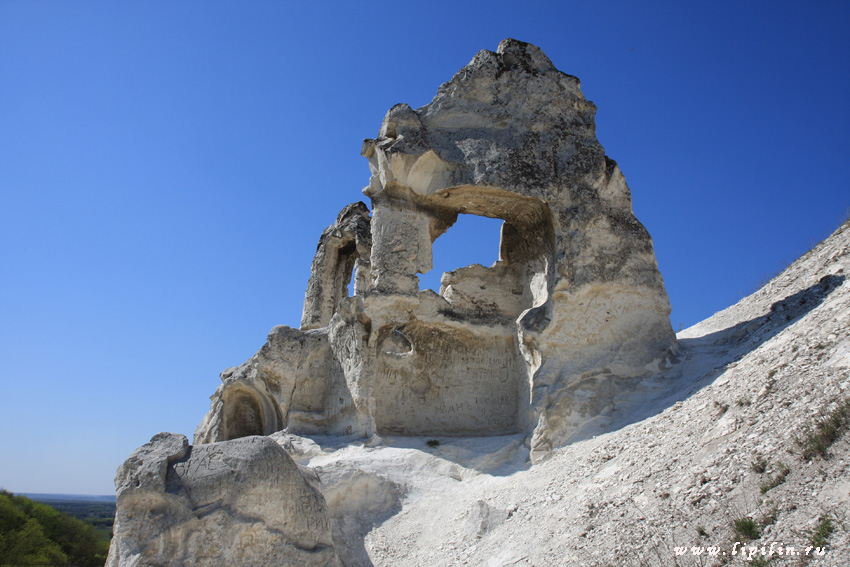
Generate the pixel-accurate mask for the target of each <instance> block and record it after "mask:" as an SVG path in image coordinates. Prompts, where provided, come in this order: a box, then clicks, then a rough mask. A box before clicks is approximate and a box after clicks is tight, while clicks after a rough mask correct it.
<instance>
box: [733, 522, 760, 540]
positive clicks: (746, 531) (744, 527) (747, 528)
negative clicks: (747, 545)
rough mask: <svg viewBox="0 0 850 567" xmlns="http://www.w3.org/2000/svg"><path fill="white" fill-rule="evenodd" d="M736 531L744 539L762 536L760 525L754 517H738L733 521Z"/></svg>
mask: <svg viewBox="0 0 850 567" xmlns="http://www.w3.org/2000/svg"><path fill="white" fill-rule="evenodd" d="M732 527H733V528H735V533H736V534H737V535H738V537H740V538H741V539H744V540H749V539H758V538H759V537H760V536H761V533H760V532H759V526H758V524H757V523H756V521H755V520H753V519H752V518H746V517H745V518H738V519H737V520H734V521H733V522H732Z"/></svg>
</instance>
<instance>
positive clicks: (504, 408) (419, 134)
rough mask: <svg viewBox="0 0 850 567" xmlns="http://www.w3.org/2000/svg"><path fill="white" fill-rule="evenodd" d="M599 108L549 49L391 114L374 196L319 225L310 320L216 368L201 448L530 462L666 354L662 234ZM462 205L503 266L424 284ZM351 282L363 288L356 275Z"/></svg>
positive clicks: (524, 49) (491, 56)
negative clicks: (483, 444) (274, 443)
mask: <svg viewBox="0 0 850 567" xmlns="http://www.w3.org/2000/svg"><path fill="white" fill-rule="evenodd" d="M595 111H596V107H595V106H594V105H593V103H592V102H589V101H587V100H586V99H585V98H584V96H583V95H582V93H581V90H580V88H579V81H578V79H577V78H575V77H572V76H570V75H566V74H564V73H562V72H560V71H558V70H557V69H556V68H555V67H554V66H553V65H552V63H551V62H550V61H549V59H548V58H547V57H546V56H545V55H544V54H543V52H542V51H541V50H540V49H539V48H537V47H535V46H533V45H529V44H526V43H522V42H519V41H516V40H511V39H508V40H505V41H503V42H502V43H501V44H500V45H499V48H498V50H497V51H496V52H491V51H481V52H479V53H478V54H477V55H476V56H475V57H474V58H473V60H472V61H471V62H470V63H469V65H467V66H466V67H464V68H463V69H461V70H460V72H458V73H457V74H456V75H455V76H454V78H452V80H451V81H449V82H448V83H446V84H444V85H442V86H441V87H440V88H439V90H438V93H437V96H436V97H435V98H434V99H433V101H432V102H431V103H430V104H427V105H425V106H423V107H422V108H419V109H417V110H414V109H412V108H410V107H409V106H407V105H405V104H399V105H396V106H394V107H393V108H392V109H390V111H389V112H388V113H387V115H386V117H385V118H384V121H383V124H382V125H381V129H380V132H379V135H378V137H377V138H376V139H374V140H366V141H365V142H364V144H363V149H362V153H363V155H364V156H365V157H366V158H367V159H368V160H369V166H370V169H371V171H372V177H371V179H370V182H369V185H368V187H366V188H365V189H364V191H363V192H364V193H365V194H366V195H367V196H368V197H369V198H370V199H371V203H372V216H371V218H370V217H369V216H368V211H367V208H366V206H365V205H364V204H363V203H355V204H353V205H349V206H347V207H346V208H345V209H343V211H342V212H341V213H340V215H339V217H338V218H337V220H336V222H335V223H334V225H333V226H331V227H329V228H328V229H327V230H325V232H324V233H323V234H322V236H321V239H320V241H319V246H318V250H317V253H316V258H315V260H314V262H313V271H312V274H311V277H310V283H309V285H308V290H307V294H306V299H305V302H304V314H303V318H302V322H301V329H300V330H296V329H291V328H289V327H277V328H275V329H273V330H272V332H271V334H270V335H269V340H268V342H267V343H266V345H265V346H263V347H262V348H261V349H260V351H259V352H258V353H257V354H256V355H255V356H254V357H253V358H252V359H250V360H249V361H248V362H246V363H245V364H243V365H242V366H240V367H238V368H235V369H228V370H226V371H225V372H224V373H223V374H222V380H223V383H222V385H221V386H220V387H219V389H218V390H217V391H216V393H215V394H214V395H213V397H212V405H211V409H210V412H209V413H208V414H207V416H206V417H205V418H204V421H203V422H202V423H201V425H200V426H199V427H198V430H197V431H196V433H195V442H196V443H207V442H214V441H223V440H227V439H234V438H237V437H241V436H243V435H254V434H257V435H262V434H266V435H267V434H269V433H271V432H273V431H277V430H282V429H286V430H287V431H289V432H292V433H297V434H310V433H319V432H321V433H331V434H358V435H362V436H372V435H375V434H378V435H463V436H480V435H497V434H508V433H518V432H519V433H522V432H525V433H527V434H529V439H530V444H531V449H532V452H531V455H532V459H533V460H538V459H539V458H542V457H544V456H545V455H546V454H548V452H549V450H550V449H551V448H552V447H555V446H558V445H562V444H564V443H567V442H569V440H570V437H571V436H572V435H574V434H575V433H576V432H577V431H578V429H579V428H580V427H581V426H582V425H583V424H586V423H587V422H589V421H590V420H593V419H596V418H598V417H600V416H604V415H605V414H606V413H608V412H610V411H611V407H612V401H613V399H614V397H615V395H622V393H623V392H624V391H627V390H628V389H629V388H630V387H631V385H632V384H634V383H635V382H636V381H638V380H639V379H640V378H641V377H646V376H648V375H651V374H653V373H656V372H658V371H659V369H660V368H663V367H664V366H665V365H666V364H667V362H668V360H669V359H670V358H671V357H673V356H674V354H675V337H674V334H673V331H672V329H671V327H670V322H669V312H670V307H669V302H668V299H667V295H666V292H665V290H664V285H663V281H662V278H661V275H660V273H659V271H658V267H657V264H656V261H655V256H654V253H653V249H652V241H651V239H650V237H649V234H648V233H647V231H646V229H645V228H644V227H643V226H642V225H641V224H640V223H639V222H638V221H637V219H636V218H635V216H634V213H633V212H632V207H631V195H630V192H629V188H628V187H627V185H626V182H625V180H624V178H623V174H622V173H621V172H620V169H619V168H618V167H617V164H616V163H615V162H614V161H613V160H611V159H609V158H608V157H607V156H606V155H605V152H604V150H603V148H602V146H601V145H600V144H599V142H598V141H597V140H596V136H595V124H594V115H595ZM459 214H472V215H480V216H485V217H491V218H496V219H501V220H502V221H503V224H502V230H501V242H500V253H499V260H498V261H497V262H496V263H495V264H493V265H492V266H489V267H485V266H480V265H473V266H468V267H462V268H459V269H457V270H455V271H453V272H449V273H446V274H444V275H443V279H442V287H441V291H440V294H439V295H438V294H436V293H434V292H433V291H430V290H425V291H420V290H419V282H418V277H417V274H419V273H425V272H427V271H429V270H430V269H431V264H432V261H431V246H432V244H433V242H434V241H435V240H436V239H437V238H438V237H439V236H440V235H442V234H443V233H445V232H446V231H447V230H449V229H450V228H451V226H452V225H453V224H454V223H455V222H456V220H457V218H458V215H459ZM352 272H353V275H354V278H355V285H354V294H353V296H351V297H348V292H347V286H348V283H349V282H350V280H351V278H352Z"/></svg>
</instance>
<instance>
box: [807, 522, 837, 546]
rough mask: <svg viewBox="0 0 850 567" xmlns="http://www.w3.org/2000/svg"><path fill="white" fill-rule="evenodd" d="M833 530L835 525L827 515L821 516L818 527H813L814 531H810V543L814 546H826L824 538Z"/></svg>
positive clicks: (826, 538) (827, 537)
mask: <svg viewBox="0 0 850 567" xmlns="http://www.w3.org/2000/svg"><path fill="white" fill-rule="evenodd" d="M834 531H835V526H833V525H832V520H831V519H830V518H829V517H828V516H821V517H820V523H819V524H818V527H816V528H815V531H814V532H813V533H812V537H811V538H810V539H809V541H811V542H812V545H814V546H815V547H826V540H828V539H829V536H831V535H832V532H834Z"/></svg>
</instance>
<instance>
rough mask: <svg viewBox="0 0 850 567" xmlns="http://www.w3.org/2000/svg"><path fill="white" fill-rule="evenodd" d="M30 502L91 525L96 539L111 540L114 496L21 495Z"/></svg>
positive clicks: (113, 519)
mask: <svg viewBox="0 0 850 567" xmlns="http://www.w3.org/2000/svg"><path fill="white" fill-rule="evenodd" d="M21 496H26V497H27V498H29V499H30V500H34V501H36V502H41V503H43V504H47V505H48V506H50V507H51V508H54V509H56V510H58V511H60V512H64V513H65V514H68V515H69V516H72V517H74V518H77V519H78V520H82V521H83V522H85V523H87V524H91V525H92V526H93V527H94V529H95V531H96V532H97V535H98V538H100V539H102V540H104V541H107V542H108V541H109V540H111V539H112V523H113V522H114V521H115V495H114V494H113V495H104V496H91V495H86V494H21Z"/></svg>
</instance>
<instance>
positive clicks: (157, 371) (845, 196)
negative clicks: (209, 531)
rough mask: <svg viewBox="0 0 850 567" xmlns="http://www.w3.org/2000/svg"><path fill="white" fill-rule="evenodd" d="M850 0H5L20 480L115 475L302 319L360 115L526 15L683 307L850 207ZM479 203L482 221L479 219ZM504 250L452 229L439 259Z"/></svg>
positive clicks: (347, 194)
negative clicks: (586, 117)
mask: <svg viewBox="0 0 850 567" xmlns="http://www.w3.org/2000/svg"><path fill="white" fill-rule="evenodd" d="M848 29H850V3H847V2H844V1H823V2H794V3H789V2H776V1H772V2H746V1H744V2H741V1H735V2H586V1H584V2H551V3H546V2H534V1H525V2H500V1H488V2H480V3H478V2H429V3H426V2H415V3H414V2H403V1H400V2H392V3H385V2H378V1H372V2H338V3H337V2H327V3H321V2H319V3H311V4H309V5H308V3H306V2H305V3H290V2H270V1H249V2H235V1H234V2H209V1H205V2H195V1H182V2H85V1H79V0H77V1H74V2H58V1H57V2H40V1H37V0H28V1H8V0H0V214H2V223H0V361H2V365H3V370H2V374H0V376H2V378H0V380H2V390H0V396H2V398H0V400H2V402H0V432H2V435H0V487H4V488H6V489H8V490H12V491H15V492H66V493H90V494H105V493H110V492H112V491H113V486H112V478H113V476H114V473H115V469H116V468H117V467H118V465H119V464H120V463H121V462H122V461H123V460H124V459H125V458H126V457H127V456H128V455H129V454H130V452H132V451H133V449H135V448H136V447H138V446H139V445H141V444H143V443H145V442H146V441H148V439H149V438H150V437H151V436H152V435H153V434H155V433H157V432H159V431H175V432H181V433H185V434H186V435H189V436H190V438H191V434H192V432H193V430H194V428H195V426H196V425H197V423H198V422H199V421H200V420H201V418H202V417H203V415H204V413H205V412H206V411H207V409H208V407H209V401H208V397H209V395H210V394H212V393H213V391H214V390H215V388H216V387H217V385H218V384H219V379H218V374H219V373H220V372H221V371H222V370H224V369H225V368H226V367H229V366H235V365H238V364H241V363H242V362H243V361H244V360H246V359H247V358H249V357H250V356H251V355H252V354H253V353H254V352H255V351H256V350H257V349H258V348H259V347H260V346H261V345H262V343H263V342H264V340H265V336H266V333H267V332H268V330H269V329H271V328H272V327H273V326H274V325H278V324H287V325H291V326H297V325H298V323H299V320H300V314H301V307H302V301H303V294H304V290H305V288H306V284H307V278H308V276H309V270H310V262H311V260H312V257H313V253H314V251H315V247H316V242H317V240H318V237H319V234H320V233H321V231H322V229H324V228H325V227H326V226H327V225H328V224H330V223H331V222H332V221H333V219H334V217H335V216H336V214H337V212H338V211H339V210H340V209H341V208H342V207H343V206H344V205H346V204H348V203H350V202H354V201H357V200H360V199H363V196H362V195H361V193H360V190H361V188H362V187H364V186H365V185H366V184H367V183H368V178H369V171H368V167H367V162H366V160H365V159H364V158H362V157H360V155H359V154H360V145H361V141H362V139H363V138H366V137H374V136H375V135H377V133H378V129H379V127H380V123H381V120H382V118H383V116H384V113H385V112H386V111H387V110H388V109H389V108H390V107H391V106H392V105H393V104H395V103H398V102H407V103H409V104H410V105H411V106H413V107H418V106H421V105H423V104H426V103H427V102H429V101H430V99H431V98H432V97H433V95H434V94H435V93H436V91H437V87H438V86H439V85H440V84H441V83H443V82H445V81H447V80H448V79H450V78H451V77H452V75H453V74H454V73H455V72H456V71H457V70H459V69H460V68H461V67H462V66H463V65H465V64H466V63H467V62H469V60H470V59H472V57H473V55H474V54H475V53H476V52H477V51H479V50H481V49H491V50H494V49H495V48H496V46H497V45H498V43H499V41H500V40H502V39H504V38H506V37H514V38H517V39H520V40H523V41H528V42H531V43H534V44H537V45H539V46H540V47H541V48H542V49H543V50H544V51H545V52H546V54H547V55H548V56H549V57H550V58H551V59H552V61H553V62H554V63H555V65H556V66H557V67H558V68H559V69H561V70H562V71H564V72H567V73H570V74H572V75H576V76H578V77H579V78H580V79H581V81H582V89H583V91H584V94H585V96H586V97H587V98H588V99H590V100H592V101H594V102H595V103H596V105H597V106H598V108H599V111H598V114H597V135H598V137H599V140H600V142H601V143H602V145H603V146H604V147H605V148H606V151H607V153H608V155H609V156H611V157H612V158H613V159H615V160H617V161H618V163H619V164H620V167H621V168H622V170H623V172H624V173H625V175H626V179H627V180H628V182H629V186H630V187H631V189H632V194H633V200H634V209H635V213H636V215H637V217H638V218H639V219H640V220H641V221H642V222H643V223H644V224H645V225H646V227H647V228H648V229H649V232H650V234H652V236H653V240H654V243H655V249H656V254H657V257H658V263H659V266H660V268H661V272H662V274H663V275H664V279H665V282H666V286H667V291H668V292H669V294H670V300H671V303H672V306H673V314H672V317H671V318H672V321H673V325H674V327H675V328H678V327H679V325H680V323H681V324H683V325H685V326H688V325H690V324H693V323H696V322H698V321H699V320H701V319H704V318H705V317H707V316H709V315H711V314H713V313H714V312H715V311H718V310H720V309H722V308H724V307H726V306H728V305H730V304H732V303H734V302H735V301H737V300H738V299H739V298H741V297H742V296H743V295H745V294H746V293H748V292H750V291H753V290H754V289H755V288H756V287H757V284H758V282H759V281H760V280H761V279H762V278H763V277H764V276H765V275H767V274H770V273H772V272H775V271H777V270H779V269H781V268H782V267H783V266H784V265H785V264H787V263H788V262H790V261H791V260H793V259H794V258H795V257H797V256H798V255H800V254H801V253H802V252H804V251H805V250H806V249H807V248H808V247H810V246H811V245H812V244H814V243H815V242H817V241H819V240H820V239H822V238H824V237H825V236H827V235H828V234H829V233H830V232H831V231H832V230H833V229H834V228H835V227H836V226H837V225H838V223H839V222H840V221H841V220H842V218H844V217H845V216H846V214H847V211H848V207H850V190H848V182H847V166H848V156H850V110H848V108H850V104H848V101H850V35H848V33H847V30H848ZM461 224H469V226H467V227H466V230H464V227H463V226H461ZM497 250H498V235H497V227H496V226H493V223H483V225H477V224H474V223H459V225H458V226H457V227H455V228H453V229H452V230H450V231H449V232H448V233H447V234H446V235H445V236H444V237H442V238H441V239H440V240H438V241H437V243H435V259H436V261H437V266H436V267H435V270H434V272H437V276H436V277H435V278H432V279H430V280H428V281H426V282H425V285H427V284H429V282H430V284H433V282H434V281H435V280H436V278H438V277H439V272H442V271H443V270H445V269H450V268H455V267H459V266H461V265H467V264H469V263H472V262H475V261H479V262H481V263H486V264H489V263H491V262H492V261H494V260H495V259H496V254H497Z"/></svg>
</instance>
